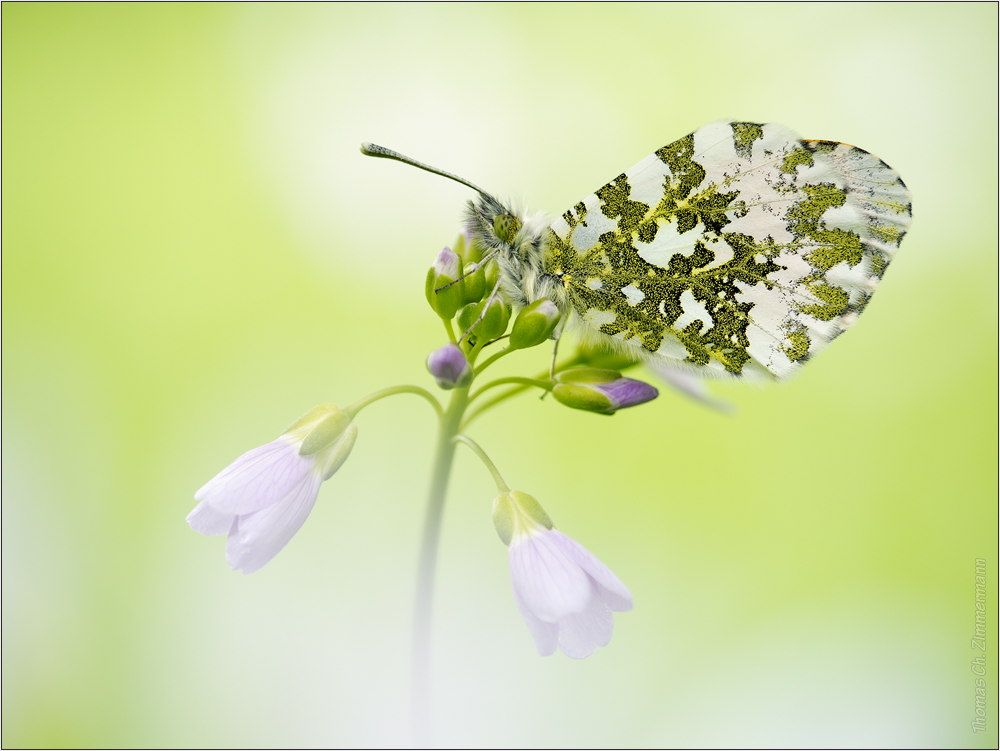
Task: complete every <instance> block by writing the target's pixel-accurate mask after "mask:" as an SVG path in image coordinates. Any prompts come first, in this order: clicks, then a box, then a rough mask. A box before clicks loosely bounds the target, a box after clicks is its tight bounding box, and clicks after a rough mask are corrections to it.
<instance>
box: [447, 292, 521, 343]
mask: <svg viewBox="0 0 1000 751" xmlns="http://www.w3.org/2000/svg"><path fill="white" fill-rule="evenodd" d="M489 303H490V304H489V307H487V308H486V315H484V316H483V320H481V321H480V322H479V323H477V324H476V325H475V327H474V328H473V329H472V333H473V334H475V335H476V336H479V337H483V338H485V339H496V338H497V337H498V336H503V335H504V333H505V332H506V331H507V324H508V323H510V306H509V305H508V304H507V303H505V302H504V301H503V300H501V299H500V298H499V297H494V298H493V299H492V300H490V301H489ZM485 304H486V300H483V301H482V302H479V303H477V304H474V305H466V306H465V307H464V308H462V312H461V313H459V314H458V325H459V326H460V327H461V328H462V331H468V330H469V327H470V326H472V324H473V323H475V321H476V319H478V318H479V316H480V315H481V314H482V312H483V306H484V305H485Z"/></svg>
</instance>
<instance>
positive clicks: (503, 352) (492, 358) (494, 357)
mask: <svg viewBox="0 0 1000 751" xmlns="http://www.w3.org/2000/svg"><path fill="white" fill-rule="evenodd" d="M516 351H517V350H514V349H511V348H510V347H508V348H507V349H502V350H500V351H499V352H495V353H494V354H493V355H491V356H490V357H488V358H487V359H486V362H484V363H483V364H482V365H480V366H479V367H478V368H476V375H479V374H480V373H482V372H483V371H484V370H486V369H487V368H488V367H489V366H490V365H492V364H493V363H495V362H496V361H497V360H499V359H500V358H501V357H503V356H504V355H509V354H510V353H511V352H516Z"/></svg>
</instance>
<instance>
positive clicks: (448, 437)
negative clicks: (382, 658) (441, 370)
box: [412, 389, 469, 747]
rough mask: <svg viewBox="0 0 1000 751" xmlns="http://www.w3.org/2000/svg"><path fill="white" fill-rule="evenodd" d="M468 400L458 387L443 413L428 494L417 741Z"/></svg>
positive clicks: (420, 572) (421, 737) (426, 706)
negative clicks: (444, 530)
mask: <svg viewBox="0 0 1000 751" xmlns="http://www.w3.org/2000/svg"><path fill="white" fill-rule="evenodd" d="M468 403H469V390H468V389H455V390H454V391H452V394H451V401H450V402H449V403H448V409H447V410H445V412H444V414H443V415H442V417H441V427H440V430H439V431H438V442H437V448H436V449H435V453H434V466H433V469H432V471H431V488H430V493H429V495H428V498H427V515H426V516H425V517H424V533H423V539H422V541H421V544H420V560H419V562H418V564H417V601H416V607H415V609H414V614H413V676H412V678H413V683H412V707H413V731H414V745H415V746H417V747H427V746H429V745H430V729H431V723H430V708H431V701H430V656H431V643H430V641H431V612H432V605H433V599H434V569H435V564H436V562H437V549H438V540H439V538H440V536H441V517H442V514H443V513H444V499H445V494H446V492H447V490H448V477H449V475H450V474H451V465H452V460H453V459H454V457H455V441H454V438H455V436H456V435H457V434H458V426H459V424H460V423H461V422H462V415H463V414H464V413H465V408H466V406H467V405H468Z"/></svg>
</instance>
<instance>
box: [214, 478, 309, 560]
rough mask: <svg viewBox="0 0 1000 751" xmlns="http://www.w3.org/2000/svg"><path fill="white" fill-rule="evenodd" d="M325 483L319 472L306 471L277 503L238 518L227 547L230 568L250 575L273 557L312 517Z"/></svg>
mask: <svg viewBox="0 0 1000 751" xmlns="http://www.w3.org/2000/svg"><path fill="white" fill-rule="evenodd" d="M322 481H323V480H322V478H321V477H320V476H319V473H317V472H307V473H306V475H305V476H304V477H302V478H301V479H300V480H299V483H298V485H296V486H295V487H293V488H292V489H291V490H290V491H289V492H288V494H287V495H285V497H284V498H282V499H280V500H279V501H278V502H277V503H275V504H273V505H271V506H269V507H267V508H265V509H262V510H260V511H255V512H254V513H252V514H244V515H242V516H239V517H237V520H236V522H237V523H236V526H235V527H234V528H233V529H232V530H231V531H230V533H229V540H228V541H227V544H226V560H227V561H228V562H229V565H230V567H231V568H232V569H233V570H234V571H235V570H237V569H243V573H244V574H251V573H253V572H254V571H256V570H257V569H259V568H260V567H262V566H263V565H264V564H265V563H267V562H268V561H270V560H271V559H272V558H274V556H276V555H277V554H278V552H279V551H280V550H281V549H282V548H283V547H285V545H287V544H288V541H289V540H291V539H292V536H293V535H294V534H295V533H296V532H298V531H299V528H300V527H301V526H302V524H303V523H304V522H305V520H306V517H308V516H309V512H310V511H312V507H313V504H315V503H316V496H317V495H318V493H319V486H320V484H321V483H322Z"/></svg>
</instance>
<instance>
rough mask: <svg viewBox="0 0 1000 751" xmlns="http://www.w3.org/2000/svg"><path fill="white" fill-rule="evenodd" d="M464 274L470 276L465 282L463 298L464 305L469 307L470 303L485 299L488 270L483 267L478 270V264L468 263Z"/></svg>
mask: <svg viewBox="0 0 1000 751" xmlns="http://www.w3.org/2000/svg"><path fill="white" fill-rule="evenodd" d="M464 273H466V274H469V276H467V277H465V279H464V280H463V283H464V284H465V291H464V295H463V296H462V304H463V305H468V304H469V303H470V302H479V301H480V300H482V299H483V295H485V294H486V269H484V268H482V267H479V268H476V264H474V263H467V264H466V265H465V270H464ZM494 283H495V282H494ZM490 289H491V290H492V289H493V287H490Z"/></svg>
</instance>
